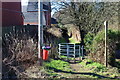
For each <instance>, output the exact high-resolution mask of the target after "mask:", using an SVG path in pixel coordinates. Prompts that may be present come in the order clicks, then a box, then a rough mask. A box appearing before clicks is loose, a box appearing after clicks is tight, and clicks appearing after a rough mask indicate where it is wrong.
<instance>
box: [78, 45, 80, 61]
mask: <svg viewBox="0 0 120 80" xmlns="http://www.w3.org/2000/svg"><path fill="white" fill-rule="evenodd" d="M78 49H79V60H80V45H79V48H78Z"/></svg>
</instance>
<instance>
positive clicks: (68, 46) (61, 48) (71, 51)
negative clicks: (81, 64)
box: [58, 43, 84, 59]
mask: <svg viewBox="0 0 120 80" xmlns="http://www.w3.org/2000/svg"><path fill="white" fill-rule="evenodd" d="M83 51H84V46H83V45H80V44H73V43H60V44H58V53H59V57H60V56H61V55H63V56H67V58H69V57H73V58H74V59H75V58H77V57H79V58H81V59H82V58H83V57H84V54H83V53H84V52H83Z"/></svg>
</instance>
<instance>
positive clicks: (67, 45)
mask: <svg viewBox="0 0 120 80" xmlns="http://www.w3.org/2000/svg"><path fill="white" fill-rule="evenodd" d="M68 57H69V46H68V44H67V60H68Z"/></svg>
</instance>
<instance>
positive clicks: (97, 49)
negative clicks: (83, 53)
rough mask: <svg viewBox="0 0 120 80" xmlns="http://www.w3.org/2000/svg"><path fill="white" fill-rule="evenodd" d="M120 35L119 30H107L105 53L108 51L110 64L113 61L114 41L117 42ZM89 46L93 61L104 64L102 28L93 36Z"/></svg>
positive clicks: (112, 63) (103, 35)
mask: <svg viewBox="0 0 120 80" xmlns="http://www.w3.org/2000/svg"><path fill="white" fill-rule="evenodd" d="M118 36H120V32H119V31H115V30H108V34H107V53H108V63H109V64H110V65H112V66H113V65H114V63H115V50H116V42H118V39H119V37H118ZM90 46H91V51H90V52H91V53H92V54H91V55H90V56H91V57H92V58H93V59H94V61H97V62H100V63H103V64H104V62H105V61H104V60H105V59H104V50H105V49H104V48H105V31H104V30H102V31H100V32H98V33H97V35H96V36H95V37H94V39H93V42H92V44H91V45H90Z"/></svg>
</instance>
